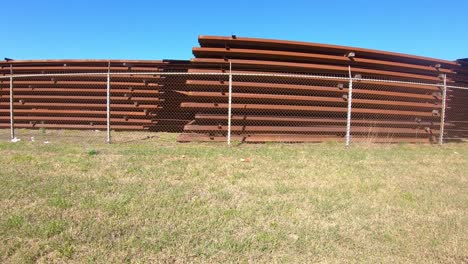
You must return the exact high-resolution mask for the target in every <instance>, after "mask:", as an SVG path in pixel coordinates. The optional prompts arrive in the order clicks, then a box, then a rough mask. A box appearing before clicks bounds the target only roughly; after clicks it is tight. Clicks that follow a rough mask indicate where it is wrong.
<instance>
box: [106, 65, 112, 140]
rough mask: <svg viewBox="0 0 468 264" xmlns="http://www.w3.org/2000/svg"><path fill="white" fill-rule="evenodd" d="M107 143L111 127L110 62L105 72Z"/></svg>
mask: <svg viewBox="0 0 468 264" xmlns="http://www.w3.org/2000/svg"><path fill="white" fill-rule="evenodd" d="M106 101H107V143H108V144H110V143H111V130H110V129H111V127H110V61H109V66H108V70H107V100H106Z"/></svg>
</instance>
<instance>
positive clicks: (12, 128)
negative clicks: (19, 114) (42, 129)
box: [10, 64, 16, 141]
mask: <svg viewBox="0 0 468 264" xmlns="http://www.w3.org/2000/svg"><path fill="white" fill-rule="evenodd" d="M15 138H16V136H15V114H14V94H13V64H10V139H11V140H12V141H13V140H14V139H15Z"/></svg>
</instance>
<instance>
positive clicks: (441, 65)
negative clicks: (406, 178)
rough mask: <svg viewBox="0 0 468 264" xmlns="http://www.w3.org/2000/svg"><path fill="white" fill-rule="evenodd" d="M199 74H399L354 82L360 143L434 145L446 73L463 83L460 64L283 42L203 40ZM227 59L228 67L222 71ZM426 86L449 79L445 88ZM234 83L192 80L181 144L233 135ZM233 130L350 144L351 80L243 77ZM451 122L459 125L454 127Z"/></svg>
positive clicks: (248, 137)
mask: <svg viewBox="0 0 468 264" xmlns="http://www.w3.org/2000/svg"><path fill="white" fill-rule="evenodd" d="M199 43H200V46H201V47H199V48H194V49H193V53H194V55H195V57H196V58H195V59H192V63H193V68H192V69H191V70H189V71H190V72H194V73H198V72H213V71H218V72H221V71H226V70H227V69H228V64H229V63H232V67H233V69H234V70H233V72H234V73H240V72H242V73H250V74H264V73H293V74H323V75H328V76H343V77H347V76H349V74H348V70H349V68H348V66H351V71H352V75H353V77H358V78H363V79H383V80H395V81H401V82H412V84H408V83H391V82H383V81H368V80H367V81H365V80H361V81H357V82H355V83H354V86H353V101H352V112H353V117H352V122H351V133H352V135H353V140H354V141H359V140H364V141H368V140H369V139H372V141H377V142H402V141H403V142H430V141H435V139H436V137H437V136H438V134H439V127H440V114H441V99H442V97H441V87H442V82H443V75H444V74H446V75H447V82H448V84H454V83H455V81H456V80H459V79H460V76H457V78H455V76H456V75H455V74H456V72H455V71H454V70H453V69H454V68H456V67H458V64H457V63H456V62H452V61H445V60H439V59H432V58H425V57H419V56H413V55H406V54H398V53H392V52H385V51H376V50H369V49H362V48H352V47H343V46H335V45H325V44H316V43H304V42H293V41H281V40H267V39H253V38H239V37H235V36H232V37H219V36H200V37H199ZM220 65H221V67H222V68H221V69H220ZM417 83H429V84H439V85H440V86H439V87H436V86H430V85H425V84H417ZM227 85H228V84H227V82H226V81H225V80H209V81H207V80H203V81H201V80H197V79H192V80H188V81H187V87H189V89H190V92H186V93H184V94H185V95H187V96H188V98H187V99H188V100H187V101H186V102H183V103H182V104H181V107H182V108H188V109H195V110H196V111H197V113H196V115H195V121H194V122H192V123H191V124H189V125H187V126H185V129H184V130H185V132H186V133H185V134H182V135H181V137H180V138H179V140H180V141H191V140H225V139H224V136H225V135H226V130H227V114H226V109H227V93H226V91H227ZM233 90H234V91H233V105H232V107H233V108H232V109H233V114H234V115H233V117H232V119H233V127H232V132H233V135H234V137H235V138H239V139H241V140H243V141H254V142H263V141H287V142H303V141H324V140H343V139H344V135H345V132H346V114H347V94H348V82H347V81H345V80H343V79H339V78H330V79H326V80H318V79H310V78H307V77H304V78H297V77H295V78H288V77H284V78H281V77H269V76H260V75H259V76H248V77H245V76H243V77H235V79H234V81H233ZM447 126H448V127H450V126H453V124H450V123H448V124H447Z"/></svg>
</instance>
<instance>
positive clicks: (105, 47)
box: [0, 0, 468, 60]
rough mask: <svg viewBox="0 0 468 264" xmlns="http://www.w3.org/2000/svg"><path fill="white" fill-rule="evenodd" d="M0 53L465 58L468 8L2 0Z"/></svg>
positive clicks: (239, 0)
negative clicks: (202, 43)
mask: <svg viewBox="0 0 468 264" xmlns="http://www.w3.org/2000/svg"><path fill="white" fill-rule="evenodd" d="M0 6H1V8H2V16H1V18H2V22H3V30H2V31H3V34H2V38H1V42H0V43H1V44H0V56H1V58H3V57H11V58H14V59H63V58H70V59H75V58H76V59H82V58H89V59H189V58H191V57H192V53H191V48H192V47H193V46H197V45H198V43H197V36H198V35H231V34H236V35H238V36H244V37H259V38H275V39H287V40H298V41H310V42H319V43H330V44H339V45H347V46H358V47H366V48H373V49H381V50H389V51H396V52H402V53H410V54H416V55H422V56H429V57H436V58H441V59H449V60H454V59H457V58H465V57H468V20H467V16H466V14H467V10H468V1H466V0H455V1H454V0H445V1H435V0H427V1H422V0H421V1H411V0H405V1H402V0H393V1H379V0H374V1H370V0H366V1H364V0H353V1H338V0H335V1H334V0H328V1H323V0H322V1H312V0H309V1H306V0H304V1H299V0H287V1H273V0H270V1H255V0H250V1H248V0H247V1H246V0H236V1H176V0H172V1H171V0H165V1H157V0H155V1H143V0H128V1H119V0H115V1H99V0H94V1H89V0H79V1H74V0H68V1H67V0H49V1H40V0H35V1H32V0H30V1H22V0H14V1H6V0H3V1H2V3H1V4H0Z"/></svg>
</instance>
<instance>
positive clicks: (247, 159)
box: [240, 158, 250, 162]
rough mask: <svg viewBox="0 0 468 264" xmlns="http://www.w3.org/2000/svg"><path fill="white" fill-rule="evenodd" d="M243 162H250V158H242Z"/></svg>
mask: <svg viewBox="0 0 468 264" xmlns="http://www.w3.org/2000/svg"><path fill="white" fill-rule="evenodd" d="M240 161H241V162H250V158H246V159H240Z"/></svg>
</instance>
